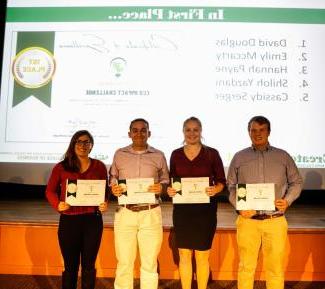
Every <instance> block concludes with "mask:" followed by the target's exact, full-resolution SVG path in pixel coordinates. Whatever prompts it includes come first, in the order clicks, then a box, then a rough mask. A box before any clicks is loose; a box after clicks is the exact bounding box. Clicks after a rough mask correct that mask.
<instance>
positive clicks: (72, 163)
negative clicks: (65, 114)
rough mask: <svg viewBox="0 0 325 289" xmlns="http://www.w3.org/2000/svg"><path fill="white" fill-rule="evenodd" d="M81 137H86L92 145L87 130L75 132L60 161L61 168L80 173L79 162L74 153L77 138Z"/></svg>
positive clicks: (92, 139)
mask: <svg viewBox="0 0 325 289" xmlns="http://www.w3.org/2000/svg"><path fill="white" fill-rule="evenodd" d="M83 135H86V136H88V137H89V139H90V142H91V143H92V145H93V144H94V138H93V136H92V135H91V134H90V132H89V131H88V130H78V131H77V132H75V134H74V135H73V136H72V138H71V140H70V144H69V147H68V149H67V151H66V153H65V154H64V157H63V161H62V166H63V168H64V169H65V170H67V171H70V172H79V171H80V161H79V159H78V157H77V155H76V152H75V145H76V143H77V140H78V139H79V137H81V136H83Z"/></svg>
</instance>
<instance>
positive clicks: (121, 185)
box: [119, 183, 127, 193]
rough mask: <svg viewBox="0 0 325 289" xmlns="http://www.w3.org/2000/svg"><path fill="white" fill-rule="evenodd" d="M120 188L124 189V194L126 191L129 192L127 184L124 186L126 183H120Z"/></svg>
mask: <svg viewBox="0 0 325 289" xmlns="http://www.w3.org/2000/svg"><path fill="white" fill-rule="evenodd" d="M119 186H120V187H121V189H122V193H126V190H127V187H126V184H124V183H120V184H119Z"/></svg>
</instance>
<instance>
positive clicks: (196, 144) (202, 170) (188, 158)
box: [167, 117, 226, 289]
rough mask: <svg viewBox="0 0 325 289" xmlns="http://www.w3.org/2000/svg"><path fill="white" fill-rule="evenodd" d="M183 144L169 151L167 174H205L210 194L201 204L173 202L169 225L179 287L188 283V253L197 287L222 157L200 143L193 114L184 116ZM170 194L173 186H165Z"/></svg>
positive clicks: (205, 267) (212, 227) (203, 281)
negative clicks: (176, 260) (173, 234)
mask: <svg viewBox="0 0 325 289" xmlns="http://www.w3.org/2000/svg"><path fill="white" fill-rule="evenodd" d="M183 133H184V146H183V147H181V148H178V149H176V150H174V151H173V152H172V155H171V157H170V177H171V178H197V177H209V186H208V187H206V188H205V192H206V194H207V195H208V196H209V197H210V202H209V203H204V204H174V206H173V225H174V232H175V239H176V246H177V248H178V253H179V257H180V261H179V272H180V277H181V284H182V289H190V288H191V283H192V255H193V252H194V256H195V261H196V279H197V287H198V289H206V288H207V283H208V278H209V272H210V271H209V255H210V249H211V245H212V240H213V237H214V234H215V231H216V224H217V198H216V195H217V194H219V193H220V192H221V191H222V190H223V188H224V186H225V183H226V180H225V173H224V168H223V164H222V160H221V158H220V156H219V153H218V151H217V150H216V149H214V148H211V147H208V146H206V145H203V144H202V142H201V138H202V135H201V133H202V125H201V121H200V120H199V119H198V118H196V117H190V118H189V119H187V120H185V122H184V125H183ZM167 192H168V195H169V196H170V197H174V196H175V195H176V190H175V189H174V188H172V187H168V189H167Z"/></svg>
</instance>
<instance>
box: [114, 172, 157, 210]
mask: <svg viewBox="0 0 325 289" xmlns="http://www.w3.org/2000/svg"><path fill="white" fill-rule="evenodd" d="M118 184H119V186H120V187H122V189H123V192H122V195H121V196H120V197H118V203H119V204H120V205H126V204H146V203H147V204H153V203H155V202H156V197H155V193H154V192H149V191H148V188H149V187H150V186H151V185H153V184H154V179H153V178H136V179H126V180H118Z"/></svg>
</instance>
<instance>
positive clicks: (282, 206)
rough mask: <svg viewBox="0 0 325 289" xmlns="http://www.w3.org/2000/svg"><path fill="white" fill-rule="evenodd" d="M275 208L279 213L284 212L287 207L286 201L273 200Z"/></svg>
mask: <svg viewBox="0 0 325 289" xmlns="http://www.w3.org/2000/svg"><path fill="white" fill-rule="evenodd" d="M274 204H275V207H276V208H277V209H278V210H279V211H280V212H283V213H284V212H285V211H286V209H287V208H288V207H289V204H288V201H287V200H284V199H279V200H275V202H274Z"/></svg>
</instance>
